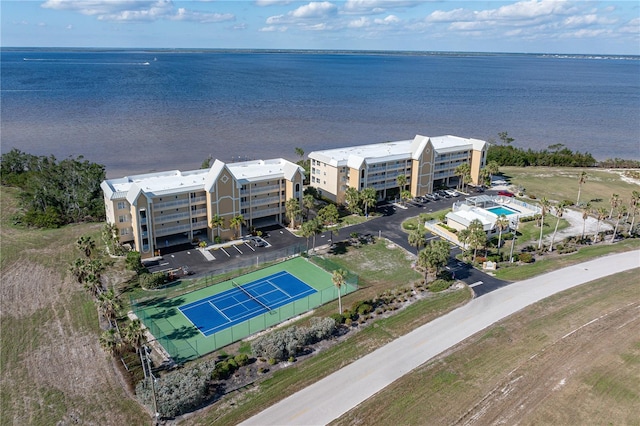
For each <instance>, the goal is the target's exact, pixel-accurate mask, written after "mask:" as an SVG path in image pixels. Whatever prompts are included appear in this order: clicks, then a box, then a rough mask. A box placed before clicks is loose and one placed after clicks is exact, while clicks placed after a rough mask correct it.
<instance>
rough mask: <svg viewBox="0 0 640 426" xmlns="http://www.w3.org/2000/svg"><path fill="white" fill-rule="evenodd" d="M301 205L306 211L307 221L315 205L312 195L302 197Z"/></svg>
mask: <svg viewBox="0 0 640 426" xmlns="http://www.w3.org/2000/svg"><path fill="white" fill-rule="evenodd" d="M302 205H303V206H304V208H305V209H307V219H308V218H309V213H310V212H311V209H312V208H314V207H315V205H316V199H315V198H313V195H311V194H307V195H305V196H303V197H302Z"/></svg>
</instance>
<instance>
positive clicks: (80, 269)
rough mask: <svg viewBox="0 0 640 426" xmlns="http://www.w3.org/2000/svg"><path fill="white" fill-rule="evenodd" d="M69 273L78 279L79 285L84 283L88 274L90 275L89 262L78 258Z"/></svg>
mask: <svg viewBox="0 0 640 426" xmlns="http://www.w3.org/2000/svg"><path fill="white" fill-rule="evenodd" d="M69 272H71V274H72V275H73V276H74V277H76V280H77V281H78V283H79V284H82V283H84V280H85V279H86V278H87V274H88V273H89V272H88V266H87V261H86V260H84V259H83V258H77V259H76V260H75V261H74V262H73V263H72V264H71V266H70V267H69Z"/></svg>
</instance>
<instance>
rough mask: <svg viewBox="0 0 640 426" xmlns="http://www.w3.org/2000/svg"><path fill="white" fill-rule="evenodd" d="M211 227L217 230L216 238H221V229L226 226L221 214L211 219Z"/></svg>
mask: <svg viewBox="0 0 640 426" xmlns="http://www.w3.org/2000/svg"><path fill="white" fill-rule="evenodd" d="M210 223H211V227H212V228H216V236H218V237H219V236H220V228H221V227H223V226H224V218H223V217H222V216H220V215H219V214H214V215H213V216H212V217H211V222H210Z"/></svg>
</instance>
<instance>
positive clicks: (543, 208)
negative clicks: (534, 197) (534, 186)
mask: <svg viewBox="0 0 640 426" xmlns="http://www.w3.org/2000/svg"><path fill="white" fill-rule="evenodd" d="M550 205H551V203H550V202H549V200H547V198H546V197H542V199H541V200H540V208H541V210H540V239H539V240H538V250H539V249H541V248H542V231H543V230H544V217H545V215H546V214H547V210H549V206H550Z"/></svg>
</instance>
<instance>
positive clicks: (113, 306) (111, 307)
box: [98, 290, 122, 327]
mask: <svg viewBox="0 0 640 426" xmlns="http://www.w3.org/2000/svg"><path fill="white" fill-rule="evenodd" d="M121 308H122V303H120V300H118V298H117V297H116V295H115V293H114V292H113V290H108V291H105V292H104V293H101V294H99V295H98V309H99V310H100V311H101V312H102V315H103V316H104V317H105V318H106V320H107V321H109V324H110V325H111V326H113V325H114V324H115V325H116V327H117V322H116V319H117V317H118V311H119V310H120V309H121Z"/></svg>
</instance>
